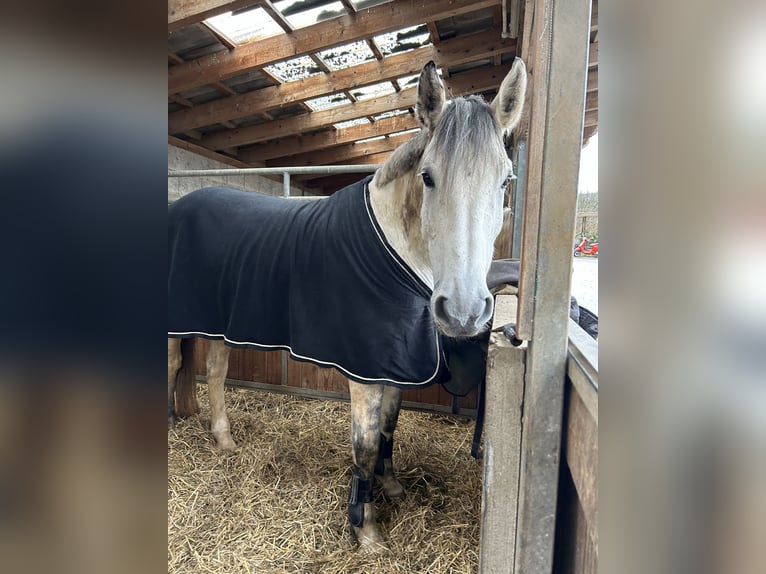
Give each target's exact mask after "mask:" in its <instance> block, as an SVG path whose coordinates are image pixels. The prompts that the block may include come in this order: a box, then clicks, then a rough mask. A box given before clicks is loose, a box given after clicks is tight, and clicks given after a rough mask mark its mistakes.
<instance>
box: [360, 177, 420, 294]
mask: <svg viewBox="0 0 766 574" xmlns="http://www.w3.org/2000/svg"><path fill="white" fill-rule="evenodd" d="M364 207H365V209H367V217H369V218H370V225H372V229H373V231H375V235H377V236H378V240H379V241H380V244H381V245H382V246H383V248H384V249H385V250H386V253H388V255H389V256H390V257H391V259H393V260H394V261H396V264H397V265H399V267H401V268H402V269H403V270H404V272H405V273H407V275H409V276H410V277H412V279H413V280H414V281H415V282H417V283H420V284H421V285H423V286H424V287H425V288H426V289H428V290H429V291H433V290H432V289H431V288H430V287H429V286H428V283H426V282H425V281H424V280H423V279H421V278H420V277H418V275H417V274H416V273H415V272H414V271H413V270H412V269H410V266H409V265H407V263H406V262H405V261H404V260H403V259H402V257H401V256H400V255H399V254H398V253H396V252H395V250H394V248H393V247H390V246H389V245H388V240H387V239H386V238H385V237H384V236H382V235H381V232H380V231H379V230H378V227H380V223H378V219H377V217H375V214H374V213H372V210H371V204H370V188H369V184H365V186H364Z"/></svg>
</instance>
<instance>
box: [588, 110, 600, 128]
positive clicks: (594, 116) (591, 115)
mask: <svg viewBox="0 0 766 574" xmlns="http://www.w3.org/2000/svg"><path fill="white" fill-rule="evenodd" d="M585 127H586V128H591V127H598V110H591V111H589V112H585Z"/></svg>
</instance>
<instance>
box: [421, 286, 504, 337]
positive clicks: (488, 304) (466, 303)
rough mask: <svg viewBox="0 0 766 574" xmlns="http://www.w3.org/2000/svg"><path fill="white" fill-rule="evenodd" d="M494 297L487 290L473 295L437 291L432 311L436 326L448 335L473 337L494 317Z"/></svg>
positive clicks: (432, 302) (432, 301)
mask: <svg viewBox="0 0 766 574" xmlns="http://www.w3.org/2000/svg"><path fill="white" fill-rule="evenodd" d="M494 305H495V302H494V299H493V298H492V295H491V294H490V293H489V291H487V290H485V291H484V292H483V293H479V294H477V295H475V296H473V297H460V296H450V295H447V294H445V293H439V292H435V293H434V296H433V298H432V299H431V312H432V313H433V316H434V320H435V321H436V326H437V327H438V328H439V331H441V332H442V333H443V334H444V335H447V336H448V337H473V336H474V335H476V334H478V333H480V332H481V331H483V330H484V327H485V325H486V324H487V322H488V321H489V320H490V319H491V318H492V311H493V310H494Z"/></svg>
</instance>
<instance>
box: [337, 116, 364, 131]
mask: <svg viewBox="0 0 766 574" xmlns="http://www.w3.org/2000/svg"><path fill="white" fill-rule="evenodd" d="M369 123H370V120H368V119H367V118H356V119H355V120H348V121H345V122H340V123H337V124H333V127H334V128H335V129H338V130H342V129H344V128H350V127H352V126H361V125H362V124H369Z"/></svg>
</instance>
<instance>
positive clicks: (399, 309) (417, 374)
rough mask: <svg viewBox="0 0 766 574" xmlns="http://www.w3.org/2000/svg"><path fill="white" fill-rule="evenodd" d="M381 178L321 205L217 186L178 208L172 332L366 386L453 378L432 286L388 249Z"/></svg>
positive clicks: (174, 208) (171, 264) (171, 259)
mask: <svg viewBox="0 0 766 574" xmlns="http://www.w3.org/2000/svg"><path fill="white" fill-rule="evenodd" d="M371 179H372V176H369V177H367V178H365V179H364V180H362V181H360V182H358V183H356V184H353V185H351V186H348V187H346V188H344V189H342V190H340V191H338V192H336V193H335V194H334V195H332V196H331V197H329V198H328V199H324V200H321V201H301V200H288V199H284V198H277V197H270V196H265V195H261V194H257V193H249V192H245V191H240V190H236V189H231V188H226V187H210V188H205V189H201V190H198V191H195V192H192V193H190V194H188V195H186V196H184V197H183V198H181V199H179V200H178V201H176V202H175V203H173V204H172V205H171V206H170V207H169V208H168V269H169V274H168V308H169V328H168V336H169V337H176V338H185V337H194V336H200V337H206V338H211V339H223V340H224V341H225V342H226V343H227V344H228V345H229V346H232V347H256V348H259V349H264V350H274V349H287V350H289V351H290V354H291V355H292V356H293V358H295V359H298V360H303V361H310V362H313V363H316V364H317V365H320V366H330V367H335V368H337V369H339V370H340V371H341V372H342V373H343V374H344V375H346V376H347V377H349V378H350V379H352V380H354V381H357V382H360V383H385V384H391V385H396V386H400V387H406V388H410V387H417V386H425V385H429V384H431V383H434V382H437V381H439V380H440V379H441V378H443V377H444V375H445V372H446V366H445V365H444V360H443V356H442V350H441V345H440V338H439V336H438V332H437V330H436V327H435V324H434V321H433V318H432V316H431V310H430V306H429V299H430V295H431V291H430V289H429V288H428V287H427V286H426V285H424V284H423V283H422V281H420V280H419V279H418V278H417V277H416V276H415V275H414V273H413V272H412V271H411V270H410V269H409V268H408V267H407V265H406V264H405V263H404V261H402V260H401V258H399V256H398V255H397V254H396V253H395V252H394V250H393V249H392V248H391V246H390V245H388V243H387V242H386V240H385V237H384V236H383V233H382V232H381V230H380V227H379V225H378V223H377V221H376V219H375V216H374V214H373V212H372V208H371V206H370V200H369V190H368V183H369V181H370V180H371Z"/></svg>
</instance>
